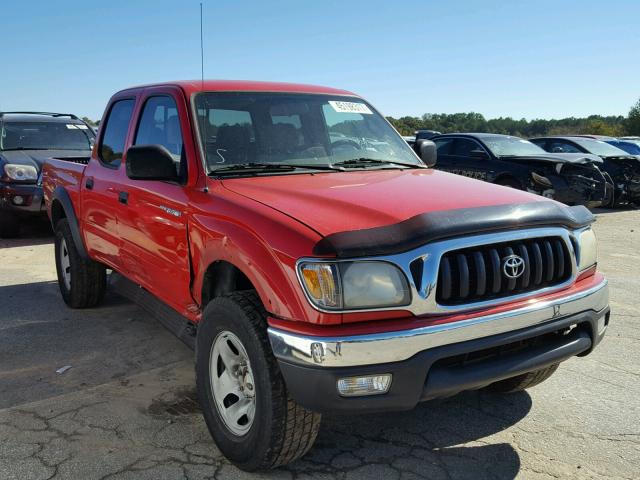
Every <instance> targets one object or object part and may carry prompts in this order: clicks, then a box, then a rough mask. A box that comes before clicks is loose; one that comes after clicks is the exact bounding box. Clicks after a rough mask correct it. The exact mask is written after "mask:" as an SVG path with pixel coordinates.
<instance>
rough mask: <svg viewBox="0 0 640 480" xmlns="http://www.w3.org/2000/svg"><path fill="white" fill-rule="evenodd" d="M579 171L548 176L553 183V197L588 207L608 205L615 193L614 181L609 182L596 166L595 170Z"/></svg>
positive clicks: (569, 203)
mask: <svg viewBox="0 0 640 480" xmlns="http://www.w3.org/2000/svg"><path fill="white" fill-rule="evenodd" d="M575 168H576V167H575V166H574V169H575ZM579 171H580V173H568V174H564V175H561V176H560V175H549V176H548V178H549V180H550V181H551V182H552V183H553V190H554V193H553V199H554V200H557V201H559V202H562V203H565V204H567V205H584V206H586V207H588V208H595V207H599V206H601V205H606V203H607V199H608V198H610V196H611V195H612V193H613V183H611V182H608V181H607V180H606V178H605V177H604V176H603V175H602V173H601V172H600V171H599V170H597V169H596V168H595V167H594V170H593V171H590V170H588V169H585V168H582V169H580V170H579Z"/></svg>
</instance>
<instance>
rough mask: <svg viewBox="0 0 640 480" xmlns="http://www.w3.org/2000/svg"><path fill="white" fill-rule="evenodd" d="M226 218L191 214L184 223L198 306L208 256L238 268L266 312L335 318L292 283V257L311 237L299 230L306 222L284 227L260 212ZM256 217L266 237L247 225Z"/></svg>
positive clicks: (311, 318) (313, 319) (317, 319)
mask: <svg viewBox="0 0 640 480" xmlns="http://www.w3.org/2000/svg"><path fill="white" fill-rule="evenodd" d="M232 218H233V217H231V218H229V217H213V216H208V215H194V216H193V218H192V221H191V223H190V226H189V233H190V238H189V241H190V248H191V255H192V262H193V268H194V278H193V284H192V294H193V297H194V299H195V300H196V302H197V303H198V304H199V305H201V306H203V307H204V305H202V300H203V299H202V286H203V282H204V275H205V272H206V271H207V269H208V267H209V266H210V265H212V264H213V263H214V262H217V261H225V262H228V263H230V264H232V265H234V266H235V267H236V268H238V269H239V270H240V271H241V272H242V273H244V275H245V276H246V277H247V278H248V279H249V281H250V282H251V283H252V284H253V286H254V287H255V289H256V291H257V293H258V295H259V296H260V299H261V300H262V303H263V305H264V307H265V309H266V310H267V311H268V312H269V313H270V314H272V315H274V316H277V317H280V318H283V319H288V320H302V321H309V322H312V323H340V322H341V319H342V316H341V315H340V314H333V315H331V316H330V318H327V317H328V316H327V315H326V314H322V313H321V312H318V311H317V310H315V309H313V308H312V307H311V305H310V304H309V302H308V301H307V300H306V298H305V297H304V293H303V292H302V289H301V287H300V286H299V284H298V280H297V276H296V272H295V262H296V260H297V258H299V257H300V256H304V253H303V252H309V251H311V250H310V249H311V248H312V246H313V243H314V240H312V239H310V238H309V236H308V232H303V230H304V229H305V228H306V227H304V226H302V225H300V224H297V222H296V224H295V225H288V226H286V227H285V226H283V225H282V224H278V222H271V221H269V220H268V219H264V218H263V219H254V221H247V222H246V223H238V222H236V221H234V220H232ZM247 220H248V219H247ZM257 223H264V224H265V225H261V226H262V227H264V228H265V231H268V232H272V233H271V236H272V238H269V239H268V242H267V241H266V239H265V235H264V234H263V235H260V234H258V232H257V231H256V230H254V229H253V228H251V227H255V226H256V224H257ZM268 224H270V225H268ZM287 227H288V228H287ZM266 236H269V234H266ZM284 252H287V253H284ZM295 252H300V254H299V255H298V254H297V253H295Z"/></svg>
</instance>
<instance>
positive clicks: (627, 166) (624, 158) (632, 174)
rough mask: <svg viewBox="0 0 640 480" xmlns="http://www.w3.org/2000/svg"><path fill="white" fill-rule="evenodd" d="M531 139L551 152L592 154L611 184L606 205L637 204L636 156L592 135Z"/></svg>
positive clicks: (639, 162) (638, 172)
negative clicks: (601, 162)
mask: <svg viewBox="0 0 640 480" xmlns="http://www.w3.org/2000/svg"><path fill="white" fill-rule="evenodd" d="M531 141H532V142H533V143H535V144H536V145H539V146H540V147H542V148H543V149H545V150H546V151H547V152H552V153H592V154H594V155H598V156H599V157H600V158H602V159H603V160H604V163H603V165H602V170H603V171H604V172H605V173H606V174H608V175H609V176H610V178H611V180H612V181H613V184H614V197H613V198H612V199H611V201H610V202H609V205H610V206H615V205H621V204H639V203H640V159H638V157H635V156H634V155H630V154H629V153H627V152H625V151H624V150H621V149H619V148H617V147H614V146H613V145H610V144H608V143H607V142H604V141H602V140H596V139H593V138H587V137H579V136H567V137H560V136H558V137H540V138H532V139H531Z"/></svg>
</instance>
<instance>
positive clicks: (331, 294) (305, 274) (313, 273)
mask: <svg viewBox="0 0 640 480" xmlns="http://www.w3.org/2000/svg"><path fill="white" fill-rule="evenodd" d="M300 273H301V277H302V281H303V282H304V286H305V289H306V291H307V293H308V294H309V297H311V300H312V301H313V303H315V304H316V305H318V306H319V307H323V308H341V307H342V293H341V292H340V282H339V280H338V269H337V267H336V266H335V265H334V264H330V263H303V264H302V265H301V266H300Z"/></svg>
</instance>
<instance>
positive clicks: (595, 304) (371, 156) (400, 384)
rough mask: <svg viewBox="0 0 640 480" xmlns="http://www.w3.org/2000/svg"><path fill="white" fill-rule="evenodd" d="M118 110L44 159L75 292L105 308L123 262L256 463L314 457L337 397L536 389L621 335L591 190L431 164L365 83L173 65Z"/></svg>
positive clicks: (61, 255)
mask: <svg viewBox="0 0 640 480" xmlns="http://www.w3.org/2000/svg"><path fill="white" fill-rule="evenodd" d="M103 119H104V120H103V123H102V125H101V127H100V133H99V135H98V139H97V142H96V145H95V147H94V149H93V152H92V155H91V157H90V158H86V159H79V158H77V157H74V158H70V159H64V158H58V159H51V160H48V161H47V163H46V165H45V167H44V183H43V188H44V196H45V201H46V206H47V210H48V214H49V216H50V218H51V222H52V224H53V226H54V229H55V235H56V237H55V257H56V266H57V271H58V280H59V285H60V291H61V293H62V296H63V298H64V300H65V302H66V303H67V304H68V305H69V306H70V307H73V308H84V307H93V306H95V305H97V304H98V303H99V302H100V300H101V298H102V297H103V294H104V292H105V288H106V286H107V273H106V272H107V269H110V270H111V271H112V273H111V274H110V280H109V282H110V284H111V285H112V286H113V287H114V288H117V289H118V290H119V291H120V292H122V293H123V294H124V295H126V296H128V297H130V298H132V299H134V300H136V301H137V302H139V303H140V304H141V305H142V306H144V307H145V308H147V309H149V310H150V311H151V312H153V313H154V315H156V316H157V318H158V319H159V320H160V321H161V322H162V323H163V324H164V325H165V326H167V327H168V328H170V329H171V330H172V331H174V332H175V333H176V335H178V337H179V338H181V339H182V340H183V341H184V342H186V343H187V344H188V345H190V346H192V347H193V348H194V349H195V357H196V377H197V389H198V395H199V400H200V403H201V406H202V409H203V413H204V417H205V420H206V422H207V425H208V427H209V430H210V432H211V435H212V436H213V438H214V440H215V441H216V443H217V445H218V446H219V448H220V450H221V451H222V452H223V453H224V454H225V455H226V456H227V457H228V458H229V459H230V460H231V461H232V462H234V463H235V464H236V465H238V466H239V467H241V468H243V469H246V470H260V469H267V468H272V467H276V466H278V465H283V464H286V463H288V462H291V461H293V460H295V459H296V458H299V457H300V456H302V455H303V454H304V453H305V452H306V451H307V450H308V449H309V448H310V447H311V445H312V444H313V441H314V439H315V437H316V434H317V432H318V427H319V422H320V417H321V414H322V413H323V412H341V413H346V414H357V413H363V412H382V411H390V410H406V409H411V408H413V407H415V406H416V404H417V403H418V402H422V401H426V400H429V399H433V398H437V397H447V396H451V395H454V394H456V393H458V392H460V391H463V390H473V389H480V388H488V389H491V390H494V391H498V392H513V391H518V390H522V389H525V388H528V387H531V386H533V385H536V384H538V383H540V382H541V381H543V380H545V379H546V378H548V377H549V376H550V375H551V374H552V373H553V372H554V371H555V370H556V368H557V366H558V364H559V363H560V362H562V361H564V360H567V359H568V358H571V357H573V356H583V355H586V354H588V353H590V352H591V351H592V350H593V349H594V348H595V346H596V345H597V344H598V342H599V341H600V340H601V339H602V337H603V335H604V333H605V330H606V327H607V324H608V321H609V301H608V287H607V281H606V279H605V278H604V277H603V276H602V275H601V274H600V273H599V272H597V271H596V260H597V259H596V240H595V237H594V234H593V231H592V229H591V224H592V222H593V221H594V217H593V216H592V215H591V213H590V212H589V211H588V210H587V209H585V208H584V207H567V206H565V205H562V204H560V203H557V202H555V201H552V200H549V199H545V198H543V197H539V196H535V195H532V194H529V193H526V192H522V191H518V190H515V189H511V188H507V187H500V186H496V185H491V184H488V183H484V182H480V181H476V180H473V179H470V178H465V177H462V176H457V175H453V174H448V173H445V172H440V171H436V170H433V169H431V168H429V167H430V166H433V165H434V164H435V161H436V158H435V155H436V152H435V148H434V144H433V143H431V142H430V141H428V140H421V145H420V148H419V149H418V151H419V152H420V157H421V158H419V157H418V156H417V155H416V153H414V151H413V150H412V149H411V148H410V147H409V146H408V145H407V144H406V143H405V142H404V141H403V140H402V138H401V137H400V136H399V135H398V133H397V132H396V131H395V130H394V129H393V128H392V127H391V126H390V125H389V124H388V123H387V121H386V120H385V119H384V117H383V116H382V115H380V114H379V113H378V112H377V111H376V110H375V109H374V107H372V106H371V105H370V104H369V103H367V102H366V101H365V100H363V99H362V98H360V97H358V96H357V95H354V94H353V93H350V92H347V91H343V90H336V89H331V88H323V87H314V86H307V85H293V84H282V83H261V82H232V81H205V82H200V81H194V82H175V83H167V84H161V85H148V86H142V87H136V88H131V89H128V90H123V91H121V92H119V93H117V94H116V95H114V96H113V97H112V98H111V100H110V101H109V104H108V106H107V109H106V112H105V114H104V117H103Z"/></svg>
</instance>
